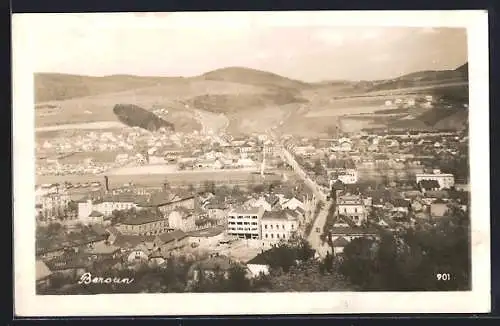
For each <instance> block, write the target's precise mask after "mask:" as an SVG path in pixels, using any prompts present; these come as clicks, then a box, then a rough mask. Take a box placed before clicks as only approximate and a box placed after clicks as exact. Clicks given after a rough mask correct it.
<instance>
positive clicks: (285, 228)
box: [262, 219, 298, 242]
mask: <svg viewBox="0 0 500 326" xmlns="http://www.w3.org/2000/svg"><path fill="white" fill-rule="evenodd" d="M297 229H298V221H297V220H278V219H264V220H262V240H266V241H276V242H278V241H280V240H283V239H285V240H287V239H290V238H291V236H292V234H293V233H294V232H296V231H297Z"/></svg>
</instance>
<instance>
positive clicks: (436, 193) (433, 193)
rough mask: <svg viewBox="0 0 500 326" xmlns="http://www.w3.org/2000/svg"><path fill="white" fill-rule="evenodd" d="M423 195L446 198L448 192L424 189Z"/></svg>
mask: <svg viewBox="0 0 500 326" xmlns="http://www.w3.org/2000/svg"><path fill="white" fill-rule="evenodd" d="M425 197H427V198H448V197H449V194H448V192H447V191H445V190H432V191H426V192H425Z"/></svg>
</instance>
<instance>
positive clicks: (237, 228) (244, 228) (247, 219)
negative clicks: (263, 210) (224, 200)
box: [227, 212, 261, 239]
mask: <svg viewBox="0 0 500 326" xmlns="http://www.w3.org/2000/svg"><path fill="white" fill-rule="evenodd" d="M260 216H261V215H260V214H257V213H255V214H245V213H242V212H231V213H229V215H228V218H227V222H228V226H227V231H228V234H229V235H234V236H238V237H239V238H251V239H260V238H261V233H260V222H261V217H260Z"/></svg>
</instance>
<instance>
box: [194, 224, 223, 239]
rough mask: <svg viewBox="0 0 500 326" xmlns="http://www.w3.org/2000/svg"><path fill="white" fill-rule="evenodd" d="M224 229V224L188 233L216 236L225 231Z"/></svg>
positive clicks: (197, 235)
mask: <svg viewBox="0 0 500 326" xmlns="http://www.w3.org/2000/svg"><path fill="white" fill-rule="evenodd" d="M224 230H225V228H224V227H223V226H216V227H213V228H208V229H203V230H197V231H192V232H189V233H188V234H189V236H190V237H214V236H217V235H219V234H221V233H223V232H224Z"/></svg>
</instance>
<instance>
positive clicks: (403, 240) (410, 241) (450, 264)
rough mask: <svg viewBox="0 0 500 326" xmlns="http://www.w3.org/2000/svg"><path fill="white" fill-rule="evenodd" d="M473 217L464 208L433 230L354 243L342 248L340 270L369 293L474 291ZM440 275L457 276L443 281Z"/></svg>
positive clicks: (455, 209)
mask: <svg viewBox="0 0 500 326" xmlns="http://www.w3.org/2000/svg"><path fill="white" fill-rule="evenodd" d="M469 233H470V230H469V217H468V216H467V215H466V214H465V213H464V212H462V211H461V210H460V208H451V212H450V213H449V216H447V217H445V218H443V220H442V221H440V222H438V223H437V225H435V226H433V227H431V228H427V229H426V228H421V229H415V230H413V229H410V230H407V231H404V232H399V233H384V234H382V236H381V238H380V240H376V241H375V240H371V239H355V240H353V241H351V243H349V244H348V245H347V246H346V247H345V249H344V260H343V262H342V264H341V266H340V271H341V272H342V273H343V275H345V276H346V277H348V278H349V279H350V280H351V282H352V283H354V284H356V285H359V286H360V287H361V288H362V289H365V290H386V291H397V290H408V291H424V290H434V291H439V290H467V289H470V243H469V238H468V237H469ZM437 273H449V274H450V275H453V277H452V279H451V280H450V281H447V282H440V281H439V280H437V278H436V274H437Z"/></svg>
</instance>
